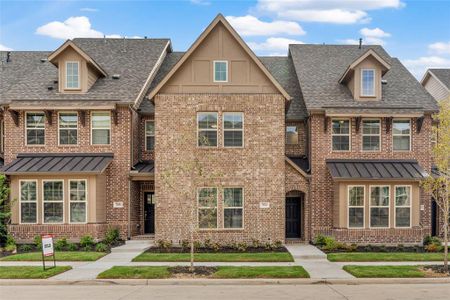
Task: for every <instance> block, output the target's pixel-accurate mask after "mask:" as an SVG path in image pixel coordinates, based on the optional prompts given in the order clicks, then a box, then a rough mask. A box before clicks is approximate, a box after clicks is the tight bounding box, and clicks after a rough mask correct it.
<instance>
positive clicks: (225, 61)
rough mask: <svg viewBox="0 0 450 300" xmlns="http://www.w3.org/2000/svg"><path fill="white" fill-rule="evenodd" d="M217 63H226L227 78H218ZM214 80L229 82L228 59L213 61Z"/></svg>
mask: <svg viewBox="0 0 450 300" xmlns="http://www.w3.org/2000/svg"><path fill="white" fill-rule="evenodd" d="M216 63H225V68H226V72H225V77H226V79H225V80H216ZM213 82H228V60H214V61H213Z"/></svg>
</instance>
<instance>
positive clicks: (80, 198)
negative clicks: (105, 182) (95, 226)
mask: <svg viewBox="0 0 450 300" xmlns="http://www.w3.org/2000/svg"><path fill="white" fill-rule="evenodd" d="M69 189H70V190H69V202H70V208H69V209H70V223H86V215H87V207H86V201H87V199H86V190H87V183H86V180H84V179H82V180H69Z"/></svg>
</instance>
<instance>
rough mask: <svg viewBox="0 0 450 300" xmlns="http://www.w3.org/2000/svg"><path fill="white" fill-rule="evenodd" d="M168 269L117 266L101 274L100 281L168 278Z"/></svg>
mask: <svg viewBox="0 0 450 300" xmlns="http://www.w3.org/2000/svg"><path fill="white" fill-rule="evenodd" d="M168 277H170V272H169V270H168V267H121V266H115V267H112V268H111V269H108V270H106V271H104V272H102V273H100V274H99V275H98V276H97V278H99V279H156V278H168Z"/></svg>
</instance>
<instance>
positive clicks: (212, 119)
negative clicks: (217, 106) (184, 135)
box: [197, 112, 217, 147]
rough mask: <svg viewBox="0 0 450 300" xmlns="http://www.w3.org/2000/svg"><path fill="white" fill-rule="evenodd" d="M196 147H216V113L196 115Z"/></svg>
mask: <svg viewBox="0 0 450 300" xmlns="http://www.w3.org/2000/svg"><path fill="white" fill-rule="evenodd" d="M197 138H198V141H197V145H198V146H199V147H217V113H216V112H199V113H197Z"/></svg>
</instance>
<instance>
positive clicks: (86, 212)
mask: <svg viewBox="0 0 450 300" xmlns="http://www.w3.org/2000/svg"><path fill="white" fill-rule="evenodd" d="M73 181H75V182H78V181H84V183H85V185H84V186H85V188H86V190H85V193H84V194H85V198H86V200H85V201H78V200H77V201H72V199H71V198H70V183H71V182H73ZM68 185H69V190H68V193H69V197H68V198H69V220H68V221H69V224H87V223H88V216H89V214H88V182H87V179H69V184H68ZM72 203H85V204H86V211H85V214H86V217H85V220H86V221H85V222H71V221H70V217H71V208H70V207H71V205H70V204H72Z"/></svg>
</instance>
